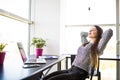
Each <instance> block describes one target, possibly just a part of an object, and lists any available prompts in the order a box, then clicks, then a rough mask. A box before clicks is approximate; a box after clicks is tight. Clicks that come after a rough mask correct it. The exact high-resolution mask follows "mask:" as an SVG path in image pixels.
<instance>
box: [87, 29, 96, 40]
mask: <svg viewBox="0 0 120 80" xmlns="http://www.w3.org/2000/svg"><path fill="white" fill-rule="evenodd" d="M88 37H89V38H96V37H97V29H96V27H91V28H90V31H89V33H88Z"/></svg>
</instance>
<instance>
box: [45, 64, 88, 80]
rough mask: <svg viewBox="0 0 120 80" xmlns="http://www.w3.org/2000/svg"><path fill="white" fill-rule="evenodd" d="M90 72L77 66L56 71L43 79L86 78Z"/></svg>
mask: <svg viewBox="0 0 120 80" xmlns="http://www.w3.org/2000/svg"><path fill="white" fill-rule="evenodd" d="M87 75H88V73H87V72H86V71H84V70H82V69H79V68H77V67H75V66H73V67H72V68H70V69H68V70H61V71H55V72H53V73H51V74H49V75H47V76H45V77H44V78H43V80H85V78H86V77H87Z"/></svg>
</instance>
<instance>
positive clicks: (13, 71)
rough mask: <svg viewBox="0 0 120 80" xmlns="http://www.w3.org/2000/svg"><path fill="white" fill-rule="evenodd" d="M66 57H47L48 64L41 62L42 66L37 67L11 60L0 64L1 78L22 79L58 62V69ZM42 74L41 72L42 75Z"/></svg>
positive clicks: (2, 79)
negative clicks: (29, 66) (24, 65)
mask: <svg viewBox="0 0 120 80" xmlns="http://www.w3.org/2000/svg"><path fill="white" fill-rule="evenodd" d="M65 58H66V57H62V58H58V59H47V63H46V64H40V67H35V68H23V67H22V66H23V64H22V63H19V62H16V61H9V62H6V63H4V65H0V80H21V79H24V78H26V77H28V76H31V75H32V74H35V73H37V72H41V73H42V72H43V71H44V70H46V69H48V68H50V67H52V66H53V65H55V64H58V69H60V68H61V64H60V63H61V61H62V60H65ZM41 75H42V74H40V76H41Z"/></svg>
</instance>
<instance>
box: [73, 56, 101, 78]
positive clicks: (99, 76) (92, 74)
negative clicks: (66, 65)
mask: <svg viewBox="0 0 120 80" xmlns="http://www.w3.org/2000/svg"><path fill="white" fill-rule="evenodd" d="M75 56H76V55H71V64H72V62H73V61H74V59H75ZM99 64H100V60H98V68H97V70H96V73H94V72H95V71H94V69H92V68H91V74H90V75H88V77H87V78H90V80H92V77H93V76H97V80H101V72H100V71H99Z"/></svg>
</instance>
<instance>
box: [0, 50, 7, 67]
mask: <svg viewBox="0 0 120 80" xmlns="http://www.w3.org/2000/svg"><path fill="white" fill-rule="evenodd" d="M5 54H6V53H5V52H0V65H2V64H3V63H4V59H5Z"/></svg>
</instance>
